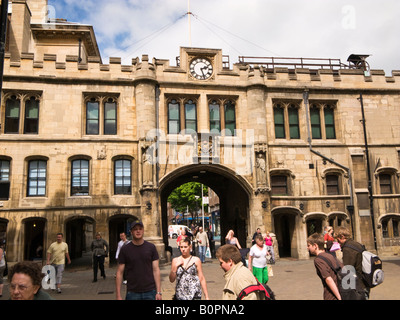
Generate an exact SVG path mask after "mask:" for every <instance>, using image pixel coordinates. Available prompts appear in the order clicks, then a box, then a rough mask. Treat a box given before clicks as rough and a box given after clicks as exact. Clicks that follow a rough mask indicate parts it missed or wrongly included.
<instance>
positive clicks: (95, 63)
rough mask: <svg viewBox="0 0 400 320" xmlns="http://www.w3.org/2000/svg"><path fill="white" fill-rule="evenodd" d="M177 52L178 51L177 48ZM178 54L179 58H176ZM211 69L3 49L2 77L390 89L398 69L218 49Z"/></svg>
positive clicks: (158, 61) (395, 85) (399, 74)
mask: <svg viewBox="0 0 400 320" xmlns="http://www.w3.org/2000/svg"><path fill="white" fill-rule="evenodd" d="M181 55H182V52H181ZM180 58H181V59H182V57H180ZM214 60H215V62H214V64H215V66H216V70H215V74H214V75H213V77H212V78H211V79H209V80H208V81H201V82H199V81H197V80H195V79H193V78H192V77H191V76H190V74H189V66H188V64H187V63H186V64H182V63H180V64H177V65H176V66H174V65H171V63H170V61H169V60H163V59H155V58H154V59H153V60H152V61H150V59H149V57H148V55H143V56H142V58H141V59H140V58H138V57H137V58H133V59H132V63H131V64H130V65H126V64H122V60H121V58H118V57H110V58H109V63H108V64H103V63H102V61H101V58H100V57H97V56H93V57H91V56H89V57H88V59H87V61H86V62H85V63H82V62H79V57H78V56H77V55H66V56H65V59H64V61H60V60H59V59H58V56H57V55H56V54H44V55H43V59H42V60H37V59H36V58H35V54H34V53H22V54H21V58H20V59H19V60H12V59H11V55H10V54H9V53H6V55H5V60H4V76H5V79H6V80H7V77H18V76H19V77H24V78H26V77H37V78H40V79H42V80H43V79H53V80H55V79H57V80H61V79H64V80H67V79H74V80H76V81H79V80H80V79H90V80H91V81H122V82H124V81H125V82H126V81H138V80H148V81H152V82H159V83H167V82H171V80H172V81H173V82H177V83H183V82H186V83H193V84H199V83H201V85H204V86H208V85H218V86H221V85H225V86H229V85H234V86H242V87H243V86H244V87H247V86H254V85H262V86H267V87H275V86H278V87H279V86H285V87H291V86H293V87H304V86H306V87H316V88H332V89H338V90H340V89H351V88H355V87H356V88H360V87H362V88H363V89H365V90H375V89H379V90H393V89H395V90H396V89H398V88H399V82H400V70H393V71H392V73H391V75H386V74H385V72H384V70H374V69H372V70H370V72H369V73H368V74H367V75H366V74H365V73H364V72H363V70H360V69H309V68H295V69H290V68H286V67H274V68H266V67H264V66H262V65H243V64H242V63H235V64H233V65H232V67H231V68H230V67H229V68H227V67H223V64H222V54H221V53H220V52H219V53H217V54H215V58H214Z"/></svg>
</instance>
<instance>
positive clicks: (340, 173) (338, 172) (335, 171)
mask: <svg viewBox="0 0 400 320" xmlns="http://www.w3.org/2000/svg"><path fill="white" fill-rule="evenodd" d="M327 176H337V177H338V185H337V190H338V193H337V194H329V193H328V181H327ZM321 178H322V180H323V181H324V190H323V193H324V194H326V195H332V196H335V195H344V194H346V190H345V183H344V179H345V178H348V175H347V173H346V172H345V171H344V170H342V169H340V168H327V169H325V170H324V171H323V172H322V174H321Z"/></svg>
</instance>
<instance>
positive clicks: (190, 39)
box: [187, 0, 192, 47]
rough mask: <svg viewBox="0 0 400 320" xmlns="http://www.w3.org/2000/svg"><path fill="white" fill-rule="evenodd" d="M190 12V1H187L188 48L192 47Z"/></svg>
mask: <svg viewBox="0 0 400 320" xmlns="http://www.w3.org/2000/svg"><path fill="white" fill-rule="evenodd" d="M191 14H192V13H191V12H190V0H188V12H187V15H188V17H189V19H188V20H189V46H190V47H191V46H192V23H191V17H190V16H191Z"/></svg>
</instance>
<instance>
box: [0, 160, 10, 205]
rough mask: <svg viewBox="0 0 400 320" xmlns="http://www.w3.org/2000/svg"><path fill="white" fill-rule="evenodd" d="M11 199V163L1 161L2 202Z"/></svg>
mask: <svg viewBox="0 0 400 320" xmlns="http://www.w3.org/2000/svg"><path fill="white" fill-rule="evenodd" d="M9 197H10V161H9V160H6V159H0V200H8V199H9Z"/></svg>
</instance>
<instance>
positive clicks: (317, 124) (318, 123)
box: [310, 108, 322, 139]
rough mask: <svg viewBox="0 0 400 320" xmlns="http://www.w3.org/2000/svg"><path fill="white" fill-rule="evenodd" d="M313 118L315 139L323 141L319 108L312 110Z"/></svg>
mask: <svg viewBox="0 0 400 320" xmlns="http://www.w3.org/2000/svg"><path fill="white" fill-rule="evenodd" d="M310 118H311V133H312V138H313V139H322V135H321V118H320V114H319V109H318V108H311V110H310Z"/></svg>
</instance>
